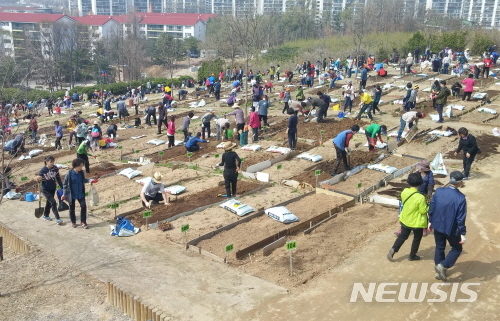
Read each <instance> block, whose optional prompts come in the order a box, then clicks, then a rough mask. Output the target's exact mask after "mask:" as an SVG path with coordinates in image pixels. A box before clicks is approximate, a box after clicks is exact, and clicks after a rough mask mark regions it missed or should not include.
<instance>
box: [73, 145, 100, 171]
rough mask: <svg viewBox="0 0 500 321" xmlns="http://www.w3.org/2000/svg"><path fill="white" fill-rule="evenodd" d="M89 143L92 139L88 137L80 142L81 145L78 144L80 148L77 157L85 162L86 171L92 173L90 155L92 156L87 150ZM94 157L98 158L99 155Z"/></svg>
mask: <svg viewBox="0 0 500 321" xmlns="http://www.w3.org/2000/svg"><path fill="white" fill-rule="evenodd" d="M89 144H90V141H89V140H88V139H86V140H84V141H83V142H82V143H81V144H80V146H78V149H77V150H76V158H79V159H81V160H83V161H84V162H85V172H86V173H87V174H90V164H89V156H92V155H91V154H89V152H88V151H87V148H88V147H89V146H88V145H89ZM93 157H94V158H96V157H97V156H93Z"/></svg>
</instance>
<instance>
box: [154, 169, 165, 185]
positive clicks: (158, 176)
mask: <svg viewBox="0 0 500 321" xmlns="http://www.w3.org/2000/svg"><path fill="white" fill-rule="evenodd" d="M162 178H163V175H162V174H161V173H160V172H155V173H154V174H153V182H155V183H156V184H160V183H161V179H162Z"/></svg>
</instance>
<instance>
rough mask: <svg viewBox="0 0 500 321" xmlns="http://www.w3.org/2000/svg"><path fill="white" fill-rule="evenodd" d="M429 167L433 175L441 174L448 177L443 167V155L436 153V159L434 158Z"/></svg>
mask: <svg viewBox="0 0 500 321" xmlns="http://www.w3.org/2000/svg"><path fill="white" fill-rule="evenodd" d="M430 165H431V170H432V172H433V173H434V174H442V175H446V176H448V171H447V170H446V167H445V166H444V160H443V155H442V154H441V153H438V154H437V155H436V157H434V159H433V160H432V162H431V164H430Z"/></svg>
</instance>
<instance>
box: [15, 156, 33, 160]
mask: <svg viewBox="0 0 500 321" xmlns="http://www.w3.org/2000/svg"><path fill="white" fill-rule="evenodd" d="M18 159H19V160H20V161H22V160H25V159H31V157H30V156H28V155H21V157H19V158H18Z"/></svg>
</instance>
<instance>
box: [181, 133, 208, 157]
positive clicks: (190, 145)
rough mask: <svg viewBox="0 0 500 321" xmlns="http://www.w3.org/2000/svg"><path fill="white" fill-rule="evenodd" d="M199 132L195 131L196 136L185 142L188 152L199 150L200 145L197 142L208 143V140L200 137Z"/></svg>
mask: <svg viewBox="0 0 500 321" xmlns="http://www.w3.org/2000/svg"><path fill="white" fill-rule="evenodd" d="M200 137H201V133H200V132H198V133H196V136H194V137H191V138H190V139H189V140H188V141H187V143H186V149H187V151H188V152H196V151H199V150H200V148H201V147H200V146H198V143H208V142H209V141H208V140H204V139H200Z"/></svg>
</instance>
